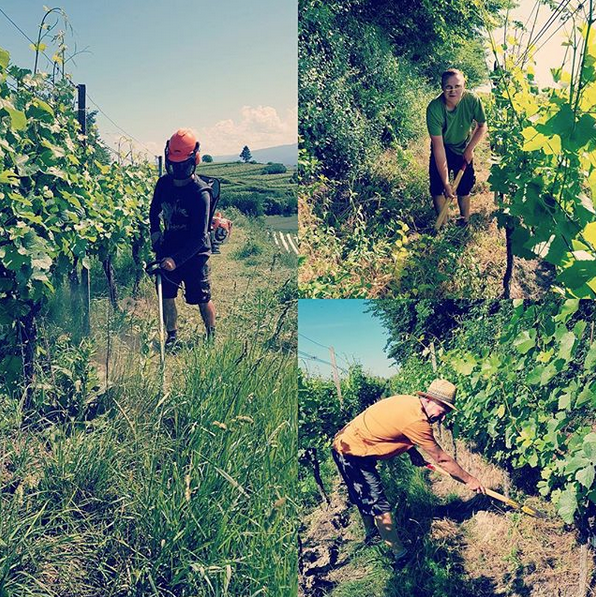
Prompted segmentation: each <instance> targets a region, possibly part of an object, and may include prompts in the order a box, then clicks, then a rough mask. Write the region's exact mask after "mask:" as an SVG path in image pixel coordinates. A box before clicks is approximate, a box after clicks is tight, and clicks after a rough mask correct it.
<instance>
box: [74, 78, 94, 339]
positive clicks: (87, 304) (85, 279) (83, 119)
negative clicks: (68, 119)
mask: <svg viewBox="0 0 596 597" xmlns="http://www.w3.org/2000/svg"><path fill="white" fill-rule="evenodd" d="M77 92H78V97H77V108H78V110H77V120H78V121H79V126H80V127H81V135H82V140H81V143H82V145H83V148H85V146H86V145H87V86H86V85H85V84H84V83H80V84H79V85H77ZM81 283H82V287H83V288H82V291H83V292H84V300H83V309H82V312H83V333H84V334H85V335H86V336H88V335H89V334H90V333H91V281H90V276H89V269H88V268H87V267H86V266H85V264H84V262H83V263H82V264H81Z"/></svg>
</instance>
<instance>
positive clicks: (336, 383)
mask: <svg viewBox="0 0 596 597" xmlns="http://www.w3.org/2000/svg"><path fill="white" fill-rule="evenodd" d="M329 355H330V356H331V366H332V367H333V381H334V382H335V387H336V388H337V397H338V398H339V403H340V405H341V406H342V407H343V405H344V400H343V397H342V395H341V385H340V383H339V374H338V373H337V363H336V362H335V350H333V346H330V347H329Z"/></svg>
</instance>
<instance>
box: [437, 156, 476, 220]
mask: <svg viewBox="0 0 596 597" xmlns="http://www.w3.org/2000/svg"><path fill="white" fill-rule="evenodd" d="M467 165H468V162H466V161H465V160H464V161H463V163H462V165H461V168H460V169H459V172H458V173H457V175H456V177H455V180H454V181H453V185H451V188H452V190H453V192H454V193H457V187H458V186H459V183H460V182H461V179H462V176H463V175H464V172H465V170H466V167H467ZM450 203H451V198H448V199H446V200H445V203H444V204H443V207H442V208H441V213H440V214H439V215H438V216H437V221H436V222H435V230H439V229H440V228H441V226H442V225H443V224H444V223H445V220H446V219H447V212H448V211H449V204H450Z"/></svg>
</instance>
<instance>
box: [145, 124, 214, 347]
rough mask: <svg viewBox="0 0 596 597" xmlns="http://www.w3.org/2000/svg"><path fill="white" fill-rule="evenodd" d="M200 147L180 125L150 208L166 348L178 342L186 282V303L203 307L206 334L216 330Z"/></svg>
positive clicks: (206, 193)
mask: <svg viewBox="0 0 596 597" xmlns="http://www.w3.org/2000/svg"><path fill="white" fill-rule="evenodd" d="M199 148H200V145H199V142H198V141H197V138H196V136H195V135H194V133H193V132H192V131H191V130H190V129H179V130H178V131H176V132H175V133H174V134H173V135H172V137H171V138H170V139H169V140H168V141H167V143H166V147H165V164H166V174H165V175H163V176H161V177H160V178H159V180H158V181H157V184H156V185H155V191H154V193H153V199H152V201H151V207H150V209H149V221H150V225H151V244H152V246H153V250H154V251H155V253H156V256H157V258H158V260H160V265H161V269H162V287H163V307H164V320H165V325H166V330H167V334H168V336H167V339H166V346H172V345H173V344H175V343H176V339H177V319H178V313H177V310H176V302H175V299H176V296H177V294H178V289H179V288H181V287H182V283H184V290H185V300H186V302H187V303H188V304H189V305H198V306H199V309H200V312H201V317H202V319H203V322H204V324H205V328H206V329H207V338H208V339H213V338H214V334H215V307H214V306H213V301H212V300H211V283H210V280H209V265H208V260H209V256H210V255H211V242H210V238H209V214H210V205H211V198H210V197H211V195H210V191H209V187H208V185H206V184H205V183H204V182H203V181H202V180H201V179H200V178H199V177H198V176H195V170H196V167H197V165H198V164H199V162H200V159H201V158H200V155H199ZM162 227H163V230H162Z"/></svg>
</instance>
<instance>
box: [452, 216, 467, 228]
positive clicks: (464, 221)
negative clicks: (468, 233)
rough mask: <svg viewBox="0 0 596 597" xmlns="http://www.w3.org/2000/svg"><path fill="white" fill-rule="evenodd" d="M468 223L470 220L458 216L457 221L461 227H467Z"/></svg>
mask: <svg viewBox="0 0 596 597" xmlns="http://www.w3.org/2000/svg"><path fill="white" fill-rule="evenodd" d="M468 223H469V222H468V220H464V219H463V218H457V221H456V222H455V224H456V225H457V226H459V227H460V228H467V226H468Z"/></svg>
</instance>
